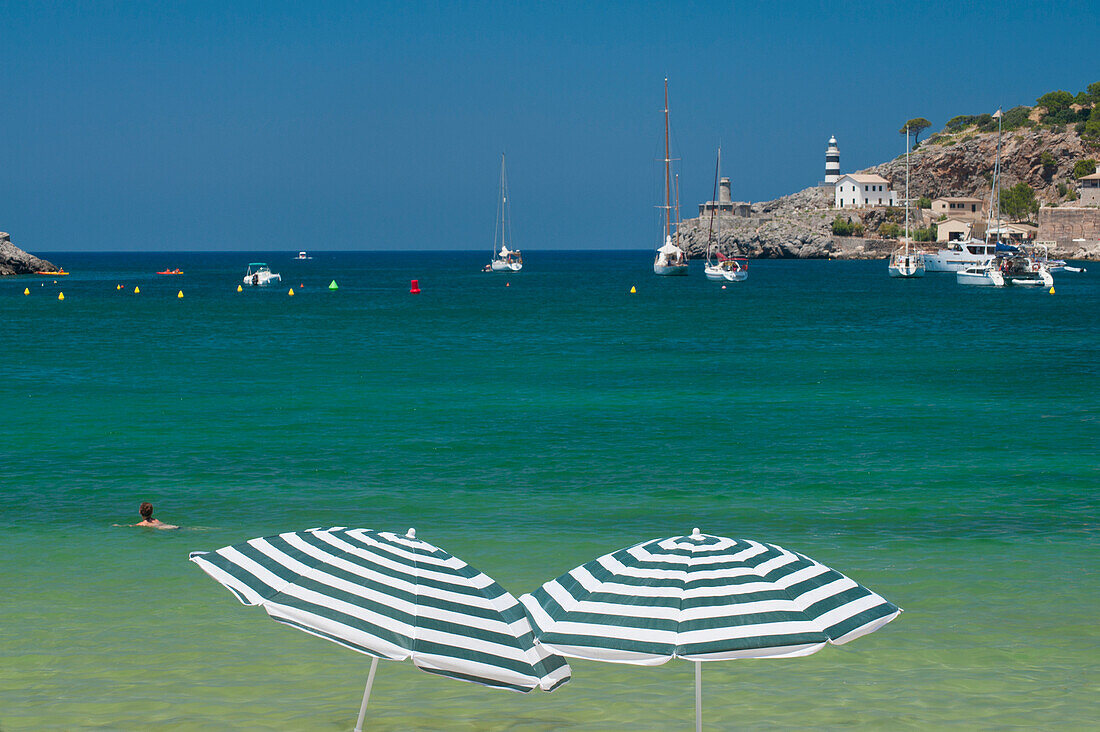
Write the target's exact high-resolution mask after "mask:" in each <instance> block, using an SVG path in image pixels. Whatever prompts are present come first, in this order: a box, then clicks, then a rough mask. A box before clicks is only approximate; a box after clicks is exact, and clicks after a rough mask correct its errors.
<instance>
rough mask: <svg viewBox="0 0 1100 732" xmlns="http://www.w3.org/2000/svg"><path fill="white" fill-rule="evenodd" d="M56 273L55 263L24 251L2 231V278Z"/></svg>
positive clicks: (0, 249) (0, 237)
mask: <svg viewBox="0 0 1100 732" xmlns="http://www.w3.org/2000/svg"><path fill="white" fill-rule="evenodd" d="M55 271H57V267H56V266H55V265H54V264H53V263H51V262H47V261H46V260H45V259H40V258H39V257H36V256H34V255H33V254H28V253H27V252H25V251H23V250H22V249H20V248H19V247H17V246H15V245H14V244H12V243H11V236H9V235H8V234H7V233H6V232H3V231H0V277H3V276H8V275H21V274H34V273H35V272H55Z"/></svg>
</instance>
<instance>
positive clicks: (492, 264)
mask: <svg viewBox="0 0 1100 732" xmlns="http://www.w3.org/2000/svg"><path fill="white" fill-rule="evenodd" d="M498 241H499V242H500V249H499V250H498V249H497V242H498ZM510 241H512V216H511V209H510V208H509V203H508V171H507V170H506V169H505V167H504V153H501V155H500V196H499V197H498V198H497V220H496V224H495V225H494V228H493V256H492V259H490V261H489V264H487V265H485V267H484V268H483V269H482V271H483V272H519V271H520V270H521V269H523V254H522V253H521V252H520V251H519V250H518V249H509V248H508V242H510Z"/></svg>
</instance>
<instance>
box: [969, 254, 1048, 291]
mask: <svg viewBox="0 0 1100 732" xmlns="http://www.w3.org/2000/svg"><path fill="white" fill-rule="evenodd" d="M996 251H997V255H996V256H995V257H994V258H993V259H992V260H991V261H990V262H989V263H988V264H985V265H978V266H975V267H967V268H966V269H965V270H960V271H959V272H956V273H955V280H956V282H958V283H959V284H960V285H978V286H985V287H989V286H993V287H1004V286H1005V285H1015V286H1017V287H1053V286H1054V277H1053V276H1052V275H1051V274H1050V270H1049V269H1048V268H1047V265H1046V261H1047V260H1046V254H1045V251H1043V250H1041V249H1036V248H1034V247H1024V246H1021V247H1015V246H1007V245H1003V244H1001V245H998V246H997V249H996Z"/></svg>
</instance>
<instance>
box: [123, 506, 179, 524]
mask: <svg viewBox="0 0 1100 732" xmlns="http://www.w3.org/2000/svg"><path fill="white" fill-rule="evenodd" d="M138 513H139V514H141V522H140V523H136V524H130V526H145V527H149V528H153V529H178V528H179V527H178V526H173V525H172V524H166V523H164V522H163V521H161V520H160V519H155V518H153V504H151V503H149V501H143V502H142V504H141V505H140V506H138Z"/></svg>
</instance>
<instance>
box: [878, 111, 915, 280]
mask: <svg viewBox="0 0 1100 732" xmlns="http://www.w3.org/2000/svg"><path fill="white" fill-rule="evenodd" d="M886 271H887V273H889V275H890V276H891V277H900V278H902V279H914V278H917V277H924V258H923V257H922V256H921V255H920V254H919V253H918V252H917V251H916V250H914V251H913V252H912V253H910V251H909V125H908V124H906V125H905V247H904V248H900V249H898V250H897V251H896V252H894V254H893V255H892V256H891V257H890V263H889V264H888V265H886Z"/></svg>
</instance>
